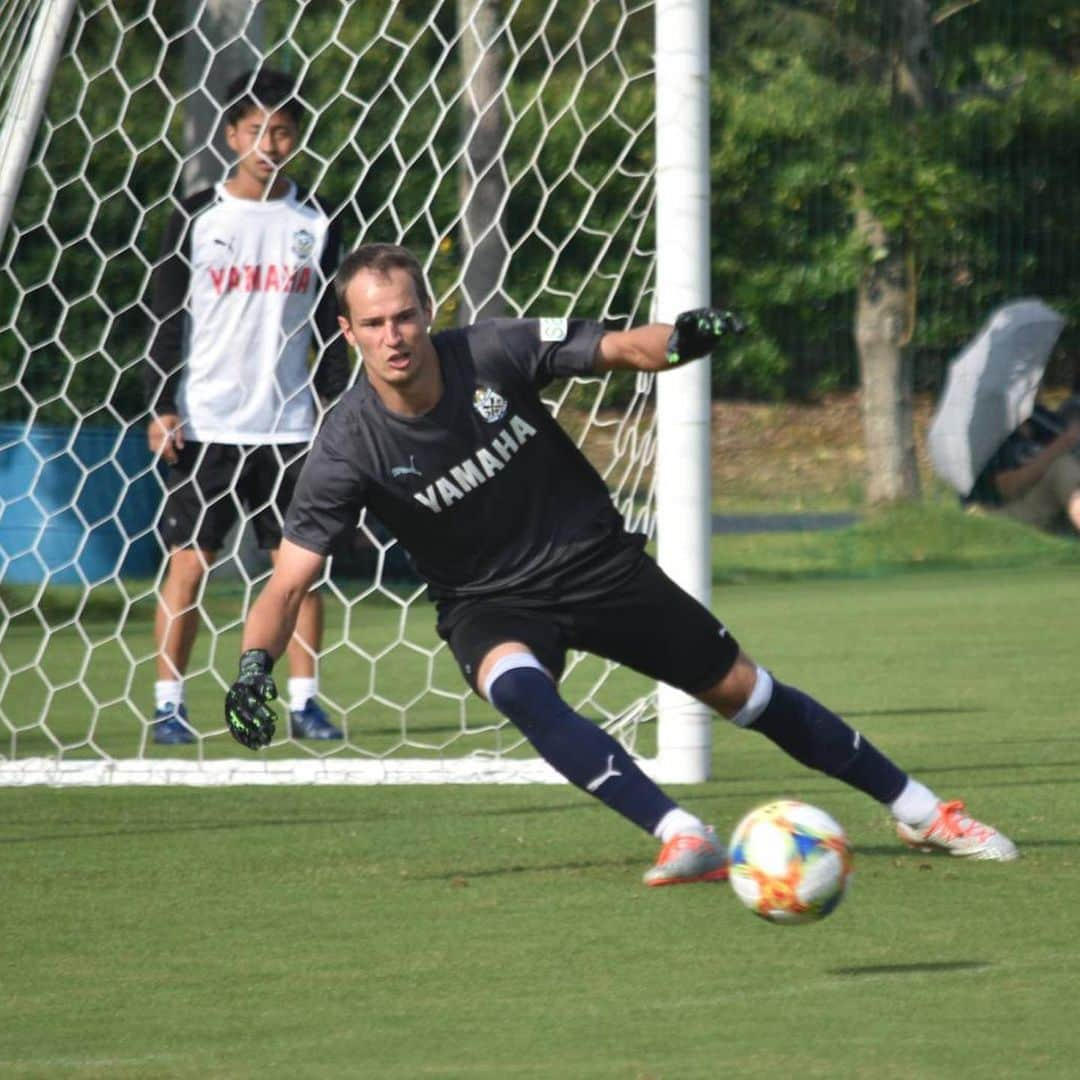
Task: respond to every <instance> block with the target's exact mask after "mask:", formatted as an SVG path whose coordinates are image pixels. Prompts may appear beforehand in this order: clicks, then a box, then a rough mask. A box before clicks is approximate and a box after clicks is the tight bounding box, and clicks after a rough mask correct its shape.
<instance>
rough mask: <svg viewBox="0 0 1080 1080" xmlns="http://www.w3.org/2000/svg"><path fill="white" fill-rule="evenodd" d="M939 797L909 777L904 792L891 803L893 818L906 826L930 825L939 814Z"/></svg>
mask: <svg viewBox="0 0 1080 1080" xmlns="http://www.w3.org/2000/svg"><path fill="white" fill-rule="evenodd" d="M938 801H939V800H938V797H937V796H936V795H935V794H934V793H933V792H932V791H931V790H930V789H929V788H928V787H925V786H924V785H923V784H920V783H919V781H918V780H912V779H911V777H908V782H907V784H906V785H905V786H904V790H903V791H901V792H900V794H899V795H898V796H897V797H896V798H895V799H893V801H892V802H891V803H889V809H890V810H891V811H892V816H893V817H894V818H896V820H897V821H902V822H903V823H904V824H905V825H911V826H925V825H928V824H929V823H930V822H931V821H932V820H933V817H934V815H935V814H936V813H937V808H938Z"/></svg>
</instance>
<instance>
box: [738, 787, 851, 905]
mask: <svg viewBox="0 0 1080 1080" xmlns="http://www.w3.org/2000/svg"><path fill="white" fill-rule="evenodd" d="M728 857H729V859H730V870H729V875H730V876H729V880H730V881H731V887H732V888H733V889H734V890H735V895H736V896H737V897H738V898H739V899H740V900H741V901H742V902H743V903H744V904H745V905H746V906H747V907H748V908H749V909H750V910H751V911H753V912H754V914H755V915H760V916H761V918H763V919H768V920H769V922H774V923H781V924H785V925H791V924H796V923H807V922H817V921H818V920H819V919H824V918H825V916H826V915H828V914H830V913H831V912H833V911H835V910H836V906H837V904H839V903H840V901H841V900H842V899H843V898H844V893H845V892H846V891H847V888H848V885H849V884H850V882H851V876H852V868H853V859H852V854H851V848H850V846H849V845H848V841H847V837H846V836H845V835H844V830H843V829H842V828H841V827H840V825H839V824H838V823H837V822H836V821H835V820H834V819H833V818H832V817H830V816H829V815H828V814H827V813H825V811H824V810H820V809H818V807H816V806H811V805H810V804H809V803H804V802H799V801H797V800H795V799H784V800H781V801H779V802H772V803H767V804H766V805H764V806H759V807H757V808H756V809H754V810H751V811H750V813H749V814H747V815H746V816H745V817H744V818H743V819H742V821H740V822H739V824H738V825H736V826H735V831H734V832H733V833H732V835H731V842H730V843H729V844H728Z"/></svg>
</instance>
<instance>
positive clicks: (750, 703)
mask: <svg viewBox="0 0 1080 1080" xmlns="http://www.w3.org/2000/svg"><path fill="white" fill-rule="evenodd" d="M772 692H773V680H772V676H771V675H770V674H769V673H768V672H767V671H766V670H765V669H764V668H763V667H761V666H759V667H758V669H757V678H756V679H755V680H754V689H753V690H751V691H750V696H749V697H748V698H747V699H746V704H745V705H743V707H742V708H741V709H740V710H739V711H738V712H737V713H736V714H735V715H734V716H733V717H732V718H731V722H732V723H733V724H734V725H735V726H736V727H749V726H750V725H751V724H752V723H753V722H754V721H755V720H756V719H757V718H758V717H759V716H760V715H761V714H762V713H763V712H764V711H765V708H766V706H767V705H768V704H769V702H770V701H772Z"/></svg>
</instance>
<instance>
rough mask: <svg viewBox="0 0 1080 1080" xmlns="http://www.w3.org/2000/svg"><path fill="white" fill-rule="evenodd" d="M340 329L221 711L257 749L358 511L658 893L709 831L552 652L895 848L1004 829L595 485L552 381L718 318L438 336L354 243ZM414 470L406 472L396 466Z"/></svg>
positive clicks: (992, 853)
mask: <svg viewBox="0 0 1080 1080" xmlns="http://www.w3.org/2000/svg"><path fill="white" fill-rule="evenodd" d="M337 292H338V302H339V306H340V307H341V310H342V313H343V314H342V317H341V326H342V330H343V332H344V334H345V337H346V338H347V340H348V341H349V342H350V344H352V345H354V346H356V347H357V348H359V350H360V352H361V354H362V356H363V362H364V363H363V377H362V378H361V379H360V380H359V381H358V382H357V385H356V386H355V387H354V388H353V389H351V390H350V391H349V392H348V393H347V394H346V395H345V396H344V397H343V399H342V401H341V403H340V404H339V406H338V407H337V408H336V409H335V410H334V412H333V413H332V414H331V416H330V417H329V419H328V421H327V423H326V424H325V425H324V427H323V429H322V431H321V432H320V434H319V436H318V438H317V439H316V442H315V445H314V447H313V450H312V453H311V456H310V458H309V460H308V462H307V464H306V466H305V468H304V472H303V475H302V477H301V479H300V482H299V484H298V486H297V490H296V496H295V499H294V501H293V504H292V506H291V507H290V510H289V514H288V519H287V522H286V526H285V540H284V541H283V544H282V549H281V556H280V558H279V559H278V562H277V564H276V566H275V568H274V572H273V574H272V576H271V578H270V581H269V583H268V584H267V586H266V588H265V589H264V590H263V592H262V594H261V595H260V597H259V598H258V600H257V601H256V603H255V604H254V606H253V607H252V610H251V612H250V614H249V616H248V620H247V625H246V627H245V631H244V650H245V651H244V653H243V655H242V657H241V660H240V676H239V678H238V679H237V680H236V682H235V683H234V684H233V686H232V688H231V689H230V691H229V693H228V694H227V696H226V701H225V714H226V721H227V723H228V725H229V728H230V730H231V731H232V733H233V735H234V736H235V737H236V738H237V739H238V740H239V741H240V742H241V743H243V744H244V745H245V746H248V747H252V748H256V747H259V746H264V745H267V744H268V743H269V741H270V738H271V737H272V734H273V729H274V715H273V712H272V711H271V710H270V709H269V708H268V706H267V704H266V703H267V702H268V701H270V700H272V698H273V696H274V694H275V689H274V684H273V680H272V678H271V675H270V670H271V665H272V663H273V661H274V658H275V657H276V656H278V655H279V654H280V652H281V650H282V649H283V648H284V645H285V642H286V641H287V640H288V635H289V633H290V631H291V627H292V626H293V622H294V620H295V618H296V613H297V612H298V611H299V610H300V607H301V604H302V602H303V597H304V596H305V594H306V592H307V589H308V588H309V587H310V586H311V584H312V582H314V581H315V580H317V578H318V576H319V575H320V573H321V572H322V568H323V563H324V559H325V557H326V554H327V553H328V552H329V551H330V550H331V548H332V546H333V544H334V542H335V540H336V538H337V537H338V536H340V535H341V534H342V533H343V532H344V531H345V530H347V529H349V528H351V527H353V526H355V523H356V520H357V516H358V514H359V511H360V509H361V508H362V507H365V506H366V507H370V508H371V509H372V511H373V512H374V513H375V514H376V515H377V516H378V518H379V520H381V521H382V522H384V523H385V524H386V525H387V526H388V527H389V528H390V530H391V531H392V532H393V533H394V534H395V535H397V536H398V537H399V539H400V540H401V542H402V543H403V544H404V545H405V546H406V547H407V548H408V549H409V551H410V552H411V554H412V556H413V558H414V560H415V562H416V566H417V569H418V571H419V572H420V574H421V575H422V576H423V577H424V578H425V579H426V580H427V581H428V582H429V583H430V594H431V596H432V598H433V599H434V600H435V601H436V604H437V606H438V628H439V633H440V634H441V636H442V637H443V638H444V639H446V640H447V641H448V642H449V645H450V648H451V650H452V651H453V653H454V655H455V657H456V659H457V661H458V663H459V665H460V667H461V670H462V672H463V674H464V676H465V678H466V679H467V680H468V682H469V683H470V685H471V686H472V687H473V688H474V689H475V690H477V691H478V692H479V693H480V694H482V695H483V696H484V697H485V698H487V699H488V700H489V701H490V702H491V703H492V704H493V705H494V706H495V707H496V708H497V709H499V710H500V711H501V712H502V713H503V714H504V715H506V716H507V717H508V718H509V719H510V720H511V721H512V722H513V723H514V724H515V725H516V726H517V727H518V728H519V729H520V730H521V731H522V732H523V733H524V734H525V736H526V737H527V738H528V740H529V741H530V742H531V743H532V744H533V746H534V747H535V748H536V750H537V752H538V753H539V754H540V756H541V757H543V758H544V759H545V760H546V761H547V762H548V763H549V764H551V765H552V766H553V767H554V768H555V769H556V770H558V771H559V772H560V773H561V774H562V775H563V776H565V777H566V778H567V779H568V780H570V781H571V782H573V783H574V784H576V785H577V786H578V787H580V788H582V789H583V790H585V791H587V792H589V793H590V794H592V795H594V796H595V797H596V798H598V799H600V800H601V801H602V802H604V803H605V804H606V805H608V806H610V807H611V808H612V809H613V810H616V811H617V812H619V813H620V814H622V815H623V816H624V817H626V818H627V819H629V820H630V821H632V822H634V824H636V825H638V826H640V827H641V828H642V829H644V830H646V831H647V832H649V833H651V834H653V835H654V836H656V837H657V838H659V839H660V841H661V842H662V845H663V846H662V849H661V852H660V857H659V859H658V861H657V863H656V865H655V866H653V867H652V868H651V869H650V870H649V871H648V873H647V874H646V875H645V880H646V882H647V883H648V884H650V885H669V884H679V883H684V882H690V881H702V880H711V879H717V878H720V877H723V876H724V875H725V873H726V865H725V854H724V851H723V849H722V847H721V845H720V844H719V843H718V842H717V840H716V837H715V836H714V834H713V833H712V830H711V829H708V828H706V826H705V825H704V824H703V823H702V822H701V821H700V820H699V819H698V818H697V817H695V816H694V815H693V814H691V813H690V812H689V811H687V810H685V809H684V808H682V807H680V806H678V805H677V804H676V803H675V802H674V801H673V800H672V799H671V798H670V797H669V796H668V795H667V794H666V793H665V792H663V791H662V790H661V789H660V788H659V787H658V786H657V785H656V784H654V783H653V782H652V781H651V780H650V779H649V778H648V777H647V776H646V775H645V774H644V773H643V772H642V771H641V769H640V768H639V767H638V766H637V765H636V764H635V762H634V761H633V759H632V758H631V756H630V755H629V754H628V753H627V751H626V750H625V749H624V748H623V747H622V746H620V745H619V743H618V742H617V741H616V740H615V739H613V738H612V737H611V736H609V735H608V734H607V733H606V732H604V731H603V730H602V729H601V728H599V727H598V726H597V725H595V724H593V723H591V722H589V721H588V720H586V719H585V718H583V717H581V716H579V715H578V714H577V713H575V712H574V711H573V710H572V709H571V708H570V706H569V705H568V704H567V703H566V702H565V701H563V699H562V698H561V697H560V696H559V693H558V690H557V683H558V679H559V676H560V675H561V673H562V670H563V665H564V661H565V655H566V651H567V650H568V649H581V650H584V651H588V652H592V653H596V654H598V655H601V656H604V657H607V658H610V659H612V660H616V661H618V662H619V663H622V664H625V665H627V666H629V667H631V668H633V669H635V670H637V671H640V672H642V673H644V674H646V675H648V676H650V677H652V678H655V679H657V680H660V681H663V682H666V683H669V684H670V685H673V686H676V687H678V688H680V689H682V690H684V691H686V692H687V693H689V694H692V695H694V696H696V697H697V698H699V699H700V700H701V701H703V702H705V703H706V704H708V705H709V706H711V707H712V708H713V709H715V710H716V711H717V712H720V713H722V714H723V715H724V716H725V717H727V718H728V719H729V720H731V721H732V722H733V723H734V724H736V725H737V726H738V727H743V728H749V729H751V730H753V731H757V732H759V733H761V734H763V735H765V736H766V737H767V738H769V739H771V740H772V741H773V742H775V743H776V744H777V745H778V746H780V747H781V748H782V749H783V750H785V751H786V752H787V753H788V754H790V755H791V756H792V757H794V758H795V759H796V760H798V761H800V762H802V763H803V764H805V765H808V766H810V767H812V768H816V769H819V770H821V771H822V772H825V773H827V774H829V775H831V776H835V777H837V778H838V779H840V780H842V781H844V782H845V783H847V784H850V785H851V786H853V787H855V788H858V789H859V790H861V791H864V792H866V793H867V794H869V795H871V796H872V797H873V798H875V799H877V800H878V801H879V802H880V803H882V804H883V805H885V806H887V807H888V808H889V810H890V811H891V813H892V814H893V816H894V818H895V819H896V822H897V829H898V832H899V834H900V836H901V838H902V839H904V840H905V841H906V842H908V843H911V844H914V845H918V846H923V847H935V848H940V849H943V850H946V851H949V852H951V853H952V854H954V855H964V856H969V857H973V858H980V859H999V860H1008V859H1012V858H1015V857H1016V848H1015V847H1014V845H1013V844H1012V842H1011V841H1010V840H1008V839H1007V838H1006V837H1005V836H1003V835H1002V834H1001V833H999V832H997V831H996V830H995V829H993V828H991V827H989V826H987V825H983V824H982V823H980V822H977V821H975V820H973V819H972V818H970V817H968V816H967V815H966V814H965V813H964V809H963V804H962V803H959V802H951V803H943V802H941V801H940V800H939V799H938V798H937V796H936V795H935V794H934V793H933V792H931V791H930V790H929V789H928V788H926V787H925V786H923V785H922V784H921V783H919V782H918V781H917V780H914V779H912V778H910V777H908V776H907V774H906V773H904V772H903V771H902V770H901V769H900V768H899V767H898V766H897V765H895V764H894V763H893V762H892V761H890V760H889V759H888V758H887V757H886V756H885V755H884V754H882V753H881V752H880V751H879V750H877V749H876V748H875V747H874V746H873V745H872V744H871V743H870V742H869V741H868V740H866V739H864V738H862V737H861V736H860V734H859V733H858V732H855V731H853V730H852V729H851V728H850V727H849V726H848V725H847V724H846V723H845V722H844V721H843V720H841V719H840V718H839V717H838V716H836V715H835V714H833V713H832V712H830V711H829V710H828V709H826V708H825V707H824V706H822V705H821V704H819V703H818V702H817V701H815V700H814V699H812V698H810V697H808V696H807V695H806V694H804V693H802V692H801V691H799V690H797V689H795V688H793V687H790V686H785V685H784V684H783V683H781V682H780V681H779V680H777V679H774V678H773V677H772V675H771V674H770V673H769V672H768V671H766V670H765V669H763V668H761V667H759V666H758V665H757V664H756V663H755V662H754V661H753V660H752V659H751V658H750V657H749V656H748V655H747V654H746V653H744V652H743V651H742V650H741V649H740V648H739V646H738V644H737V642H736V641H735V639H734V638H733V637H732V635H731V634H730V633H729V631H728V630H727V628H726V627H725V626H724V625H723V624H722V623H720V622H719V621H718V620H717V619H716V618H715V617H714V616H713V615H712V614H711V613H710V612H709V611H708V610H707V609H706V608H705V607H703V606H702V605H701V604H699V603H698V602H697V601H696V600H694V599H693V598H692V597H690V596H689V595H687V594H686V593H685V592H683V591H682V590H681V589H680V588H678V586H676V585H675V584H674V583H673V582H672V581H671V580H670V579H669V578H667V577H666V575H664V574H663V573H662V572H661V571H660V569H659V568H658V567H657V566H656V564H655V563H654V562H653V560H652V559H651V558H649V556H648V555H646V554H645V553H644V550H643V546H644V538H643V537H641V536H638V535H634V534H629V533H627V532H626V531H625V529H624V527H623V522H622V518H621V517H620V515H619V513H618V512H617V510H616V508H615V506H614V505H613V503H612V502H611V498H610V496H609V494H608V491H607V488H606V486H605V484H604V482H603V480H602V479H601V477H600V476H599V474H598V473H597V472H596V471H595V470H594V469H593V468H592V466H591V465H590V464H589V462H588V461H587V460H586V459H585V457H584V456H583V455H582V453H581V452H580V451H579V450H578V449H577V447H576V446H575V445H574V444H573V442H572V441H571V440H570V439H569V437H568V436H567V435H566V434H565V432H563V430H562V429H561V428H560V427H559V425H558V424H557V423H556V422H555V420H554V419H553V418H552V417H551V415H550V413H549V412H548V410H547V409H546V407H545V406H544V404H543V402H542V401H541V400H540V397H539V393H538V391H539V389H540V388H541V387H543V386H544V385H545V384H546V383H547V382H548V381H550V380H551V379H552V378H553V377H556V376H571V375H583V374H589V373H593V372H604V371H609V370H612V369H617V368H622V369H629V370H634V371H663V370H666V369H667V368H669V367H671V366H673V365H675V364H679V363H683V362H686V361H688V360H691V359H694V358H697V357H701V356H704V355H706V354H707V353H708V352H710V351H711V350H712V349H713V347H714V346H716V345H717V344H718V343H719V342H720V341H721V339H722V338H723V337H724V336H725V335H727V334H729V333H731V332H733V331H736V330H738V329H740V327H739V325H738V322H737V320H736V319H734V317H733V316H731V315H730V314H728V313H724V312H719V311H716V310H713V309H704V310H700V311H694V312H687V313H684V314H683V315H680V316H679V318H678V319H677V320H676V323H675V326H674V327H672V326H668V325H663V324H651V325H646V326H641V327H637V328H634V329H631V330H627V331H621V332H607V331H605V330H604V328H603V327H602V326H601V325H600V324H599V323H596V322H590V321H585V320H580V321H579V320H571V321H566V320H536V319H521V320H513V319H497V320H491V321H488V322H481V323H478V324H476V325H474V326H470V327H464V328H460V329H454V330H446V331H443V332H441V333H439V334H436V335H435V336H434V337H433V336H431V334H430V323H431V319H432V315H433V309H432V302H431V299H430V295H429V293H428V290H427V287H426V284H425V282H424V278H423V273H422V271H421V268H420V266H419V264H418V263H417V261H416V260H415V258H414V257H413V256H412V255H411V254H410V253H409V252H407V251H405V250H404V249H402V248H398V247H394V246H391V245H366V246H364V247H362V248H360V249H358V250H357V251H356V252H354V253H353V254H352V255H350V256H348V257H347V258H346V259H345V260H344V262H343V263H342V265H341V267H340V268H339V271H338V275H337ZM403 463H408V464H409V466H410V468H409V469H401V468H399V466H401V465H402V464H403Z"/></svg>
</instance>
